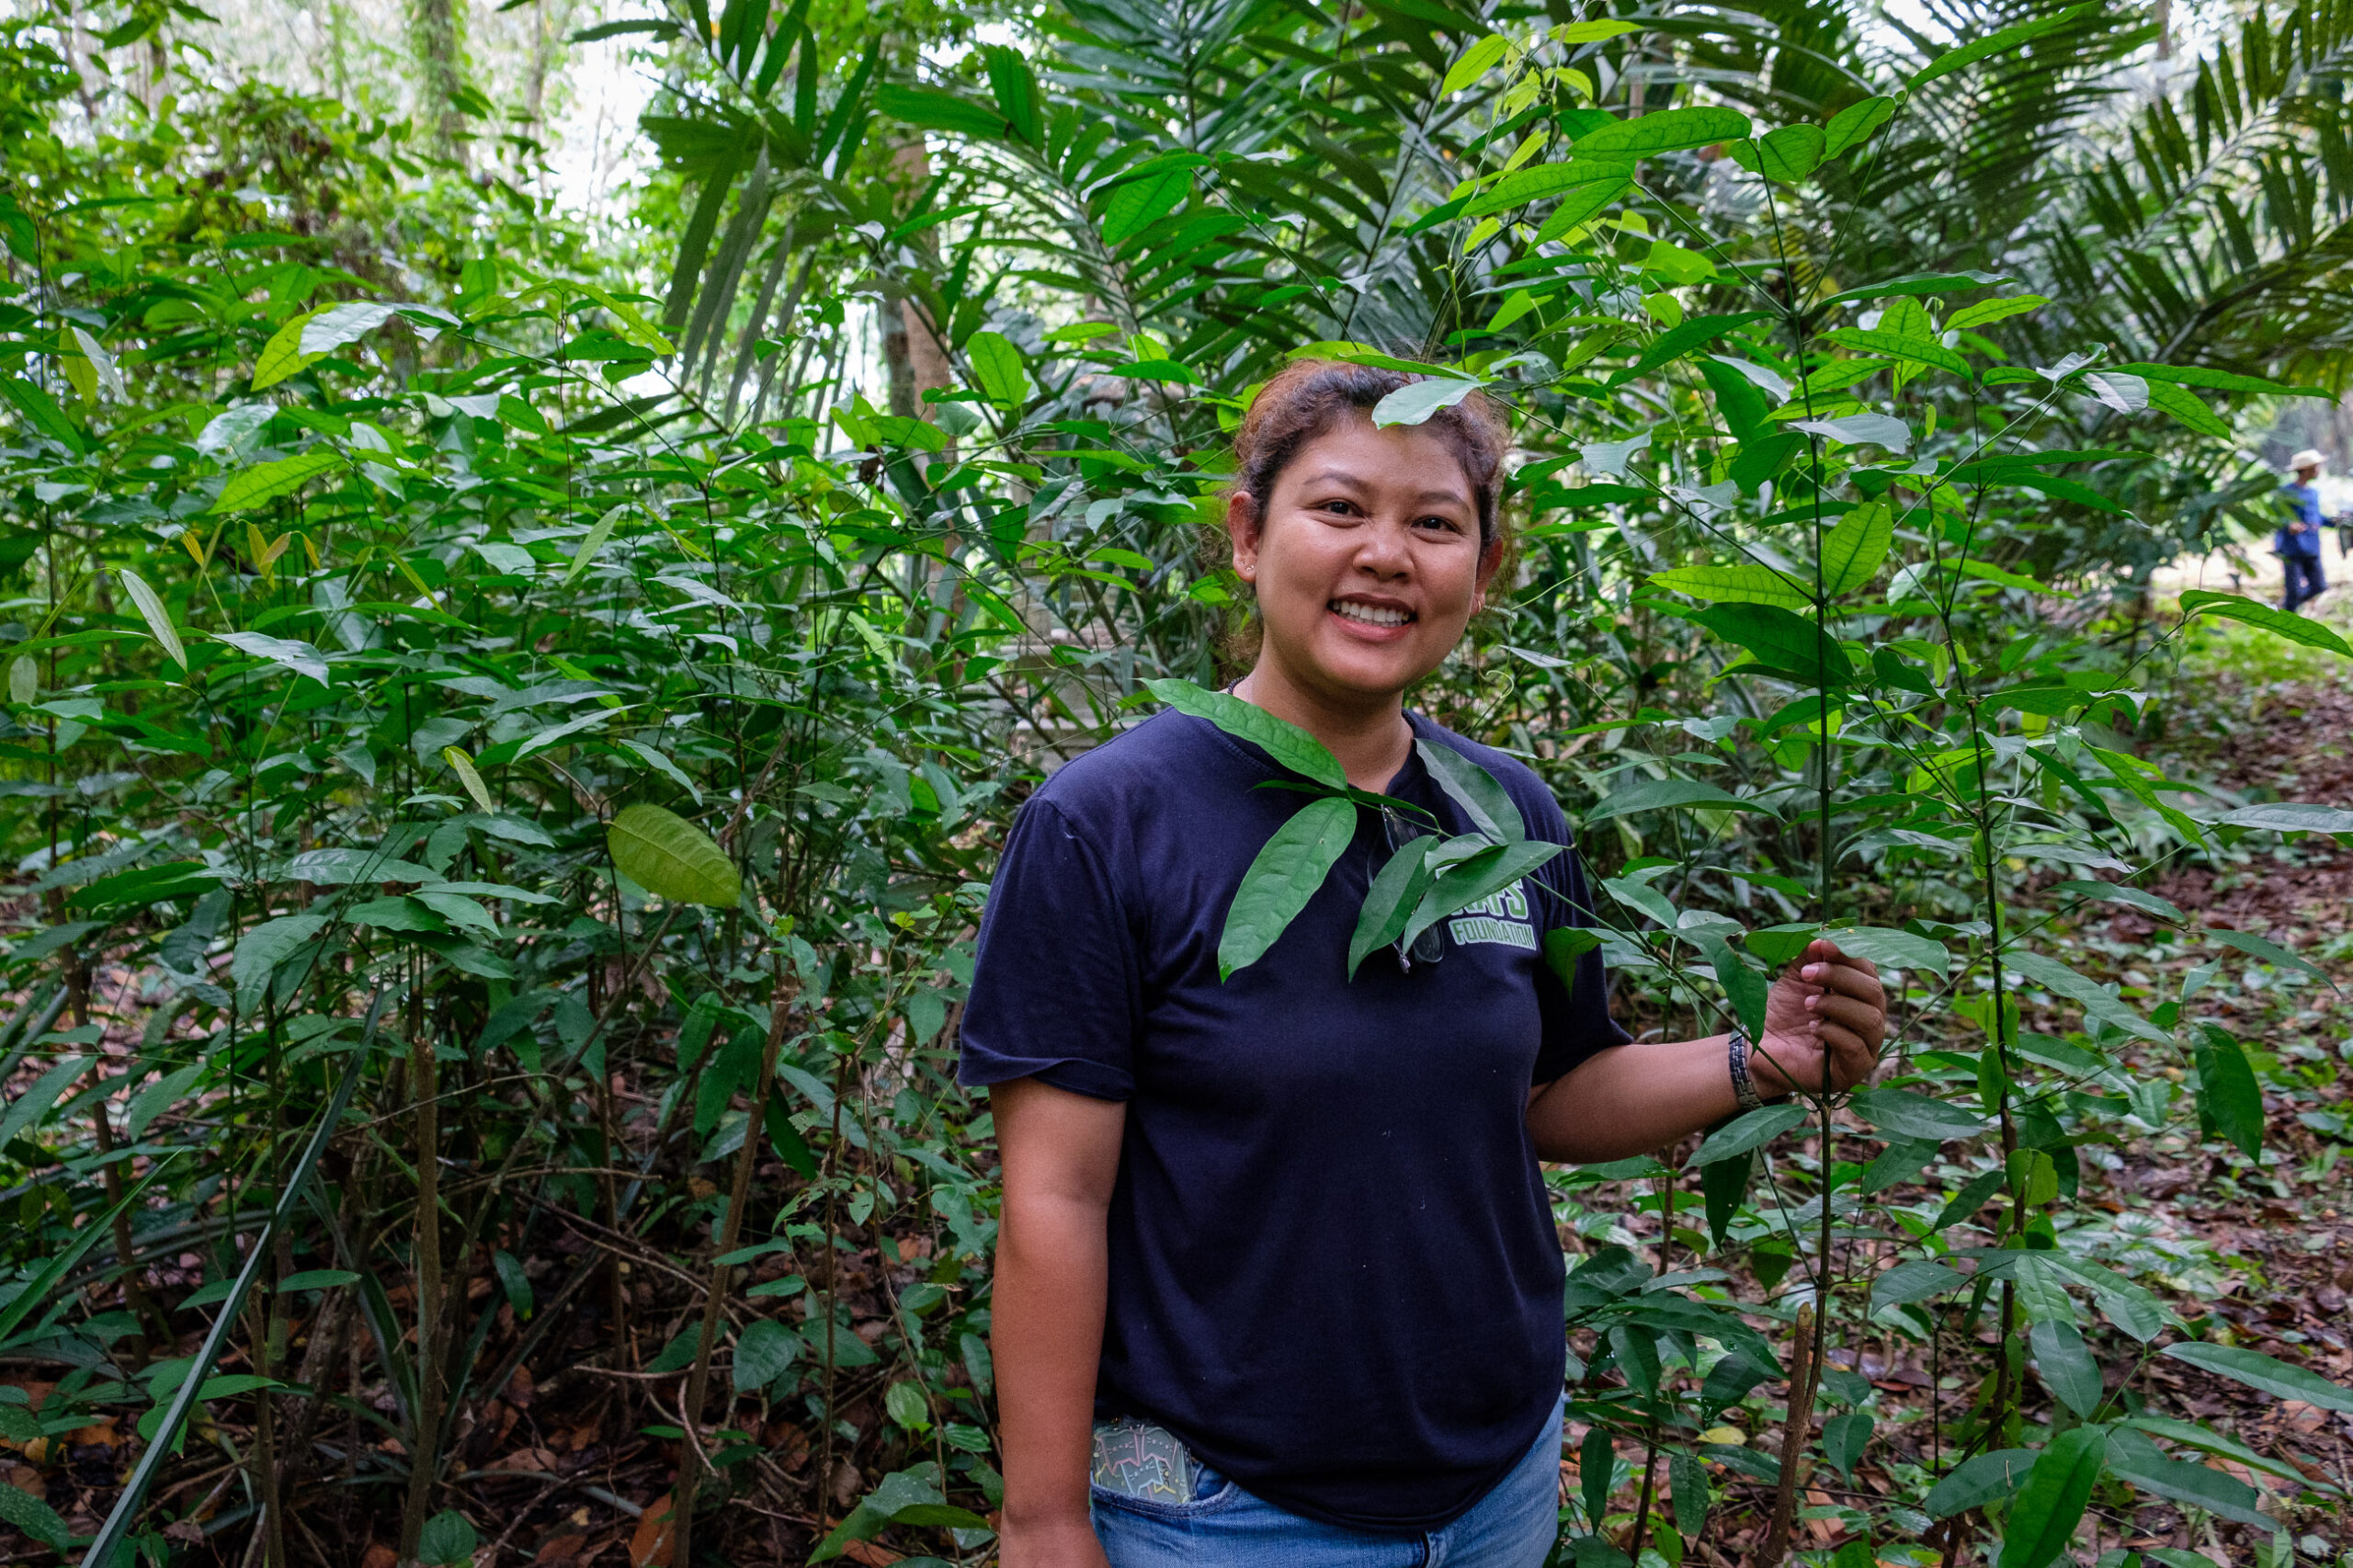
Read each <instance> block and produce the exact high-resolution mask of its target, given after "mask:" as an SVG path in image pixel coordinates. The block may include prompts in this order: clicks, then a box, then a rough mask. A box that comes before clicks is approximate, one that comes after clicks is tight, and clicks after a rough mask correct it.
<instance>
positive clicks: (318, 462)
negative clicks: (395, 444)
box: [209, 447, 343, 517]
mask: <svg viewBox="0 0 2353 1568" xmlns="http://www.w3.org/2000/svg"><path fill="white" fill-rule="evenodd" d="M342 464H343V460H342V459H341V458H339V457H337V456H336V455H335V452H334V451H333V450H332V449H328V448H325V447H313V448H312V449H310V450H309V451H307V452H297V453H296V454H295V455H294V456H292V457H290V458H280V459H278V460H277V461H276V462H266V463H258V464H256V465H255V466H254V467H252V468H249V469H245V470H244V471H243V472H238V473H234V474H232V475H231V476H230V478H229V483H226V484H224V485H222V487H221V498H220V499H219V500H217V501H215V502H213V503H212V509H211V512H210V514H209V515H210V516H212V517H219V516H220V515H222V513H224V512H242V511H244V510H246V509H247V508H248V507H253V506H262V505H264V504H266V503H267V502H271V501H275V500H277V499H278V497H279V496H281V495H291V494H294V492H296V491H297V490H300V489H301V488H302V486H304V485H305V484H308V483H310V482H311V481H313V480H314V479H316V478H318V477H319V475H321V474H323V473H325V472H329V471H330V470H333V469H335V468H339V467H341V466H342Z"/></svg>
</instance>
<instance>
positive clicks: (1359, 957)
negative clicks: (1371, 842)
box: [1348, 834, 1439, 980]
mask: <svg viewBox="0 0 2353 1568" xmlns="http://www.w3.org/2000/svg"><path fill="white" fill-rule="evenodd" d="M1438 843H1439V841H1438V839H1437V838H1434V837H1432V836H1430V835H1427V834H1425V835H1422V836H1420V837H1418V838H1415V839H1414V840H1413V841H1412V842H1411V843H1409V844H1407V845H1406V846H1404V847H1403V848H1402V849H1399V850H1398V851H1397V852H1396V853H1395V854H1393V855H1392V856H1390V857H1389V860H1388V863H1387V864H1385V865H1383V866H1382V867H1381V871H1380V874H1379V875H1377V876H1375V877H1374V878H1373V879H1372V886H1371V888H1370V890H1369V891H1367V892H1366V893H1365V895H1364V907H1363V908H1362V909H1361V910H1359V911H1358V913H1357V928H1356V934H1355V935H1354V936H1352V937H1349V938H1348V978H1349V979H1350V980H1354V979H1355V978H1356V976H1357V967H1358V965H1359V964H1361V963H1363V962H1364V960H1365V959H1366V957H1367V956H1368V955H1370V953H1371V952H1372V950H1373V949H1375V948H1380V947H1384V946H1386V945H1387V944H1389V943H1391V942H1393V941H1395V940H1396V939H1397V937H1398V934H1399V933H1400V932H1402V931H1404V929H1405V923H1406V922H1407V921H1408V920H1411V919H1412V918H1413V917H1414V911H1415V908H1416V907H1417V906H1418V905H1419V904H1420V903H1421V902H1422V895H1423V894H1424V893H1426V892H1428V891H1429V885H1430V880H1431V873H1430V869H1429V858H1430V851H1431V850H1433V849H1435V848H1437V847H1438Z"/></svg>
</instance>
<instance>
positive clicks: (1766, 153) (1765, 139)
mask: <svg viewBox="0 0 2353 1568" xmlns="http://www.w3.org/2000/svg"><path fill="white" fill-rule="evenodd" d="M1825 145H1826V139H1825V138H1824V135H1823V131H1822V127H1820V126H1818V125H1785V126H1783V127H1781V129H1780V130H1779V131H1768V132H1766V134H1764V135H1762V136H1759V137H1756V138H1755V139H1754V140H1752V141H1747V142H1733V144H1732V157H1733V162H1734V163H1736V164H1738V165H1740V166H1741V167H1742V168H1744V169H1746V170H1748V171H1749V172H1751V173H1752V174H1760V175H1763V176H1765V177H1766V178H1767V179H1769V180H1778V181H1779V182H1780V183H1781V184H1783V185H1795V184H1797V183H1798V182H1799V181H1800V180H1802V179H1803V178H1805V176H1808V175H1810V174H1812V173H1813V171H1814V170H1815V169H1816V168H1818V167H1819V166H1821V164H1822V160H1823V156H1824V148H1825Z"/></svg>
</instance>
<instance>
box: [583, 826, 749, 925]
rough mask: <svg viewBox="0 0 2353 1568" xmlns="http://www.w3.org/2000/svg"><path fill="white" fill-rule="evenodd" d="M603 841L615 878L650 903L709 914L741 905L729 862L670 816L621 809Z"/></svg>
mask: <svg viewBox="0 0 2353 1568" xmlns="http://www.w3.org/2000/svg"><path fill="white" fill-rule="evenodd" d="M605 842H606V846H607V847H608V848H609V849H610V850H611V852H612V857H613V864H614V865H615V866H616V867H618V868H620V873H621V875H623V876H625V877H627V878H628V879H629V880H630V881H633V882H635V883H636V884H637V885H638V886H639V887H642V888H643V889H644V890H645V891H646V892H650V893H652V894H654V897H656V898H665V899H668V900H669V901H670V902H671V903H699V904H706V905H708V906H710V908H713V909H733V908H734V907H735V906H736V904H738V903H741V902H742V901H743V893H744V889H743V881H742V879H741V878H740V877H739V876H738V875H737V873H736V870H735V863H734V862H733V860H730V859H729V858H727V853H726V851H724V850H722V848H720V847H719V846H718V845H717V844H715V843H713V842H712V841H711V837H710V835H709V834H707V833H705V832H703V830H702V829H700V828H699V827H697V826H695V824H692V823H690V822H688V821H687V820H686V819H685V818H684V817H681V816H679V815H678V814H677V813H676V812H668V811H665V810H663V809H662V808H661V807H660V806H652V805H646V804H644V803H642V802H640V803H639V804H637V805H633V806H623V807H622V808H621V809H620V812H617V813H615V815H614V817H613V823H612V826H611V827H610V828H608V830H607V831H606V835H605Z"/></svg>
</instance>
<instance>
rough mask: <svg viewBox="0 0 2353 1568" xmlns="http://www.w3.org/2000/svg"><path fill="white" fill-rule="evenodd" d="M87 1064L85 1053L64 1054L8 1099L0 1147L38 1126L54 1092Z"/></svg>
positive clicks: (61, 1089) (53, 1101) (0, 1119)
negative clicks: (65, 1055) (23, 1088)
mask: <svg viewBox="0 0 2353 1568" xmlns="http://www.w3.org/2000/svg"><path fill="white" fill-rule="evenodd" d="M88 1064H89V1058H87V1057H85V1056H68V1057H66V1058H65V1059H63V1061H61V1062H58V1063H57V1064H56V1065H55V1066H53V1067H51V1069H50V1070H49V1071H48V1072H46V1073H44V1074H41V1075H40V1077H39V1078H37V1079H35V1080H34V1081H33V1085H32V1086H31V1087H30V1088H28V1089H26V1090H23V1091H22V1092H20V1093H19V1094H18V1095H17V1096H16V1097H15V1098H14V1099H12V1100H10V1101H9V1102H8V1111H7V1114H6V1116H5V1117H0V1148H6V1147H7V1145H8V1144H10V1143H12V1142H15V1141H16V1139H17V1135H18V1134H19V1133H22V1132H24V1131H26V1130H27V1129H28V1128H31V1127H35V1126H38V1125H39V1124H40V1119H41V1118H42V1117H43V1116H45V1115H46V1114H48V1111H49V1108H50V1107H51V1106H52V1105H55V1104H56V1103H57V1096H60V1095H62V1094H63V1093H64V1092H65V1090H66V1088H67V1087H68V1086H69V1085H72V1084H73V1082H74V1079H75V1078H77V1077H79V1076H81V1074H82V1069H83V1068H84V1067H85V1066H87V1065H88Z"/></svg>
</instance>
